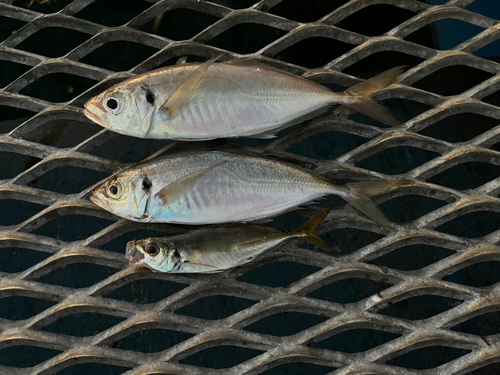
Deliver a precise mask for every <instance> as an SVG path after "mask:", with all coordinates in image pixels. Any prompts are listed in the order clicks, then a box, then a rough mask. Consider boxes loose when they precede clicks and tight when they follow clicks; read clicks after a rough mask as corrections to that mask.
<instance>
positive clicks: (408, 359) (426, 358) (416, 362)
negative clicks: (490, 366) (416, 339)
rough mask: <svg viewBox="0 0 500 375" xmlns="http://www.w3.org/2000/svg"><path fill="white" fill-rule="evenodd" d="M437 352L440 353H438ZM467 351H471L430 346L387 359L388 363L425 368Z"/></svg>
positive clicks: (468, 351)
mask: <svg viewBox="0 0 500 375" xmlns="http://www.w3.org/2000/svg"><path fill="white" fill-rule="evenodd" d="M436 353H438V354H437V355H436ZM467 353H470V350H466V349H459V348H451V347H448V346H430V347H427V348H422V349H416V350H413V351H411V352H409V353H406V354H403V355H401V356H399V357H397V358H394V359H391V360H390V361H387V364H389V365H393V366H399V367H406V368H410V369H415V370H424V369H431V368H435V367H438V366H440V365H442V364H445V363H448V362H450V361H452V360H454V359H456V358H459V357H461V356H463V355H466V354H467Z"/></svg>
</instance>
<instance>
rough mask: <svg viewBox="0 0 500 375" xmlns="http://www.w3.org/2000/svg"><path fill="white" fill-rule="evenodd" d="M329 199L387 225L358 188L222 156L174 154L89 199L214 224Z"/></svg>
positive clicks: (154, 216)
mask: <svg viewBox="0 0 500 375" xmlns="http://www.w3.org/2000/svg"><path fill="white" fill-rule="evenodd" d="M381 186H383V187H382V190H384V189H385V190H387V187H390V186H391V184H390V182H387V181H382V185H381ZM370 189H372V187H370ZM372 190H373V189H372ZM375 190H377V193H378V191H380V187H377V188H376V189H375ZM328 194H336V195H339V196H341V197H342V198H344V199H345V200H347V201H348V202H350V203H351V204H353V205H354V206H355V207H357V208H359V209H361V210H362V211H363V212H365V213H366V214H368V216H370V217H372V219H374V220H375V221H377V222H379V223H381V224H382V225H387V224H388V221H387V219H385V217H384V216H383V214H382V213H381V212H380V211H378V209H377V208H376V206H374V204H371V203H373V202H371V201H370V200H369V199H368V198H367V197H365V196H364V192H363V191H362V189H360V188H359V186H354V185H353V186H349V187H344V186H336V185H334V184H332V183H331V182H329V181H327V180H325V179H323V178H321V177H319V176H315V175H313V174H311V173H309V172H306V171H304V170H302V169H300V168H298V167H295V166H292V165H289V164H285V163H282V162H277V161H273V160H269V159H264V158H259V157H252V156H244V155H238V154H233V153H227V152H218V151H211V152H186V153H178V154H172V155H169V156H166V157H162V158H159V159H156V160H152V161H149V162H147V163H143V164H140V165H137V166H134V167H132V168H130V169H127V170H125V171H123V172H121V173H118V174H117V175H115V176H112V177H111V178H109V179H108V180H107V181H105V182H104V183H102V184H100V185H98V186H97V187H96V188H95V189H94V191H93V195H92V197H91V200H92V201H93V202H94V203H96V204H98V205H99V206H101V207H103V208H104V209H106V210H108V211H110V212H112V213H114V214H116V215H118V216H121V217H125V218H128V219H131V220H135V221H142V222H171V223H184V224H211V223H225V222H234V221H251V220H257V219H261V218H266V217H272V216H276V215H278V214H280V213H282V212H285V211H288V210H290V209H292V208H293V207H296V206H299V205H301V204H303V203H306V202H309V201H311V200H314V199H316V198H319V197H322V196H325V195H328ZM358 202H362V204H361V205H359V204H357V203H358ZM368 206H369V209H368V210H367V209H366V207H368Z"/></svg>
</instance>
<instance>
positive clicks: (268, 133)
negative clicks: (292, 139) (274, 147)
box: [245, 129, 278, 139]
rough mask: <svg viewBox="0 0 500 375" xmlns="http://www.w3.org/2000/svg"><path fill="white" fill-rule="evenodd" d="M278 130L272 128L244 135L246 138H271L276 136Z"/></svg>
mask: <svg viewBox="0 0 500 375" xmlns="http://www.w3.org/2000/svg"><path fill="white" fill-rule="evenodd" d="M277 132H278V130H276V129H273V130H268V131H265V132H263V133H258V134H252V135H246V136H245V137H246V138H256V139H272V138H276V133H277Z"/></svg>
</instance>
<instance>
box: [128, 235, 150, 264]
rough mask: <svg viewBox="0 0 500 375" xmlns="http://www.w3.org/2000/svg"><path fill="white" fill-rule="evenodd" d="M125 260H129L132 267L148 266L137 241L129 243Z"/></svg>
mask: <svg viewBox="0 0 500 375" xmlns="http://www.w3.org/2000/svg"><path fill="white" fill-rule="evenodd" d="M125 258H126V259H128V264H129V265H130V266H147V265H146V264H144V261H145V259H144V254H143V253H141V252H140V251H139V249H138V245H137V241H136V240H132V241H129V242H128V243H127V247H126V248H125Z"/></svg>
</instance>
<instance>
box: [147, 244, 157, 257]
mask: <svg viewBox="0 0 500 375" xmlns="http://www.w3.org/2000/svg"><path fill="white" fill-rule="evenodd" d="M144 251H145V252H146V253H148V254H149V255H151V256H153V257H154V256H156V255H158V254H159V253H160V247H159V246H158V244H157V243H155V242H150V243H149V244H148V245H147V246H146V248H145V249H144Z"/></svg>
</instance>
